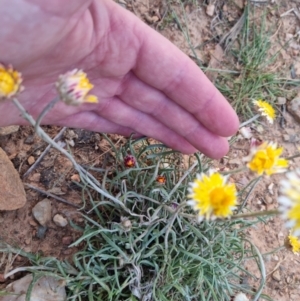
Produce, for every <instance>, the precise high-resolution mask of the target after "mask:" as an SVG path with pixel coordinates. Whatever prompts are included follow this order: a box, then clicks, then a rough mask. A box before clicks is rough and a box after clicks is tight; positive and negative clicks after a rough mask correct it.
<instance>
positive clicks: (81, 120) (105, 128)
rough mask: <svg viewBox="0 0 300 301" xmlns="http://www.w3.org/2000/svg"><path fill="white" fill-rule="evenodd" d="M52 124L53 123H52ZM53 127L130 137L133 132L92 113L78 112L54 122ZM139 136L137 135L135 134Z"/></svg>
mask: <svg viewBox="0 0 300 301" xmlns="http://www.w3.org/2000/svg"><path fill="white" fill-rule="evenodd" d="M52 124H53V123H52ZM54 124H55V125H60V126H68V127H73V128H81V129H85V130H89V131H93V132H101V133H112V134H119V135H123V136H130V135H132V133H134V132H135V131H134V130H133V129H131V128H128V127H124V126H121V125H119V124H116V123H114V122H111V121H109V120H106V119H105V118H102V117H100V116H99V115H98V114H96V113H94V112H89V111H85V112H79V113H76V114H74V115H71V116H68V117H65V118H63V119H60V120H58V121H55V122H54ZM137 135H138V136H139V133H137Z"/></svg>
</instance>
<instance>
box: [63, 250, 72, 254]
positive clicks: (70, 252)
mask: <svg viewBox="0 0 300 301" xmlns="http://www.w3.org/2000/svg"><path fill="white" fill-rule="evenodd" d="M62 253H63V254H64V255H70V254H72V253H73V250H72V249H66V250H63V251H62Z"/></svg>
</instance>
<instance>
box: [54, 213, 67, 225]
mask: <svg viewBox="0 0 300 301" xmlns="http://www.w3.org/2000/svg"><path fill="white" fill-rule="evenodd" d="M53 222H54V223H55V225H56V226H59V227H65V226H66V225H67V224H68V220H67V219H66V218H64V217H63V216H62V215H60V214H56V215H54V217H53Z"/></svg>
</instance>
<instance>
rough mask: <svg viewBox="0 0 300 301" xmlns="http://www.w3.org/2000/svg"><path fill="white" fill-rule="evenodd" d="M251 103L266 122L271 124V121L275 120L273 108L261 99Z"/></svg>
mask: <svg viewBox="0 0 300 301" xmlns="http://www.w3.org/2000/svg"><path fill="white" fill-rule="evenodd" d="M253 103H254V104H255V105H256V106H257V107H258V111H259V112H260V113H261V115H263V116H265V117H266V118H267V120H268V121H269V122H270V123H271V124H273V121H274V120H275V118H276V112H275V110H274V108H273V107H272V106H271V105H270V104H269V103H267V102H266V101H264V100H262V99H259V100H254V101H253Z"/></svg>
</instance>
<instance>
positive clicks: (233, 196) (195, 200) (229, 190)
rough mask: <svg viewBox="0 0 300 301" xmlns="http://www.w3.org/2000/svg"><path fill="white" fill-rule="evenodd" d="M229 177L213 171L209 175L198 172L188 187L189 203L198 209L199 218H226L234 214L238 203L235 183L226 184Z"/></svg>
mask: <svg viewBox="0 0 300 301" xmlns="http://www.w3.org/2000/svg"><path fill="white" fill-rule="evenodd" d="M226 181H227V177H224V176H222V175H221V174H219V173H217V172H213V171H211V172H210V173H209V175H205V174H198V175H197V178H196V179H195V180H194V182H192V183H190V184H189V185H190V187H189V189H188V192H189V194H188V198H189V199H190V200H189V201H188V202H187V203H188V204H189V205H190V206H192V207H193V209H194V210H195V211H198V220H199V221H202V220H203V219H204V217H205V218H206V219H210V218H212V219H215V218H225V217H229V216H230V215H232V211H233V210H234V209H235V207H236V205H237V192H236V188H235V185H234V184H226Z"/></svg>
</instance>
